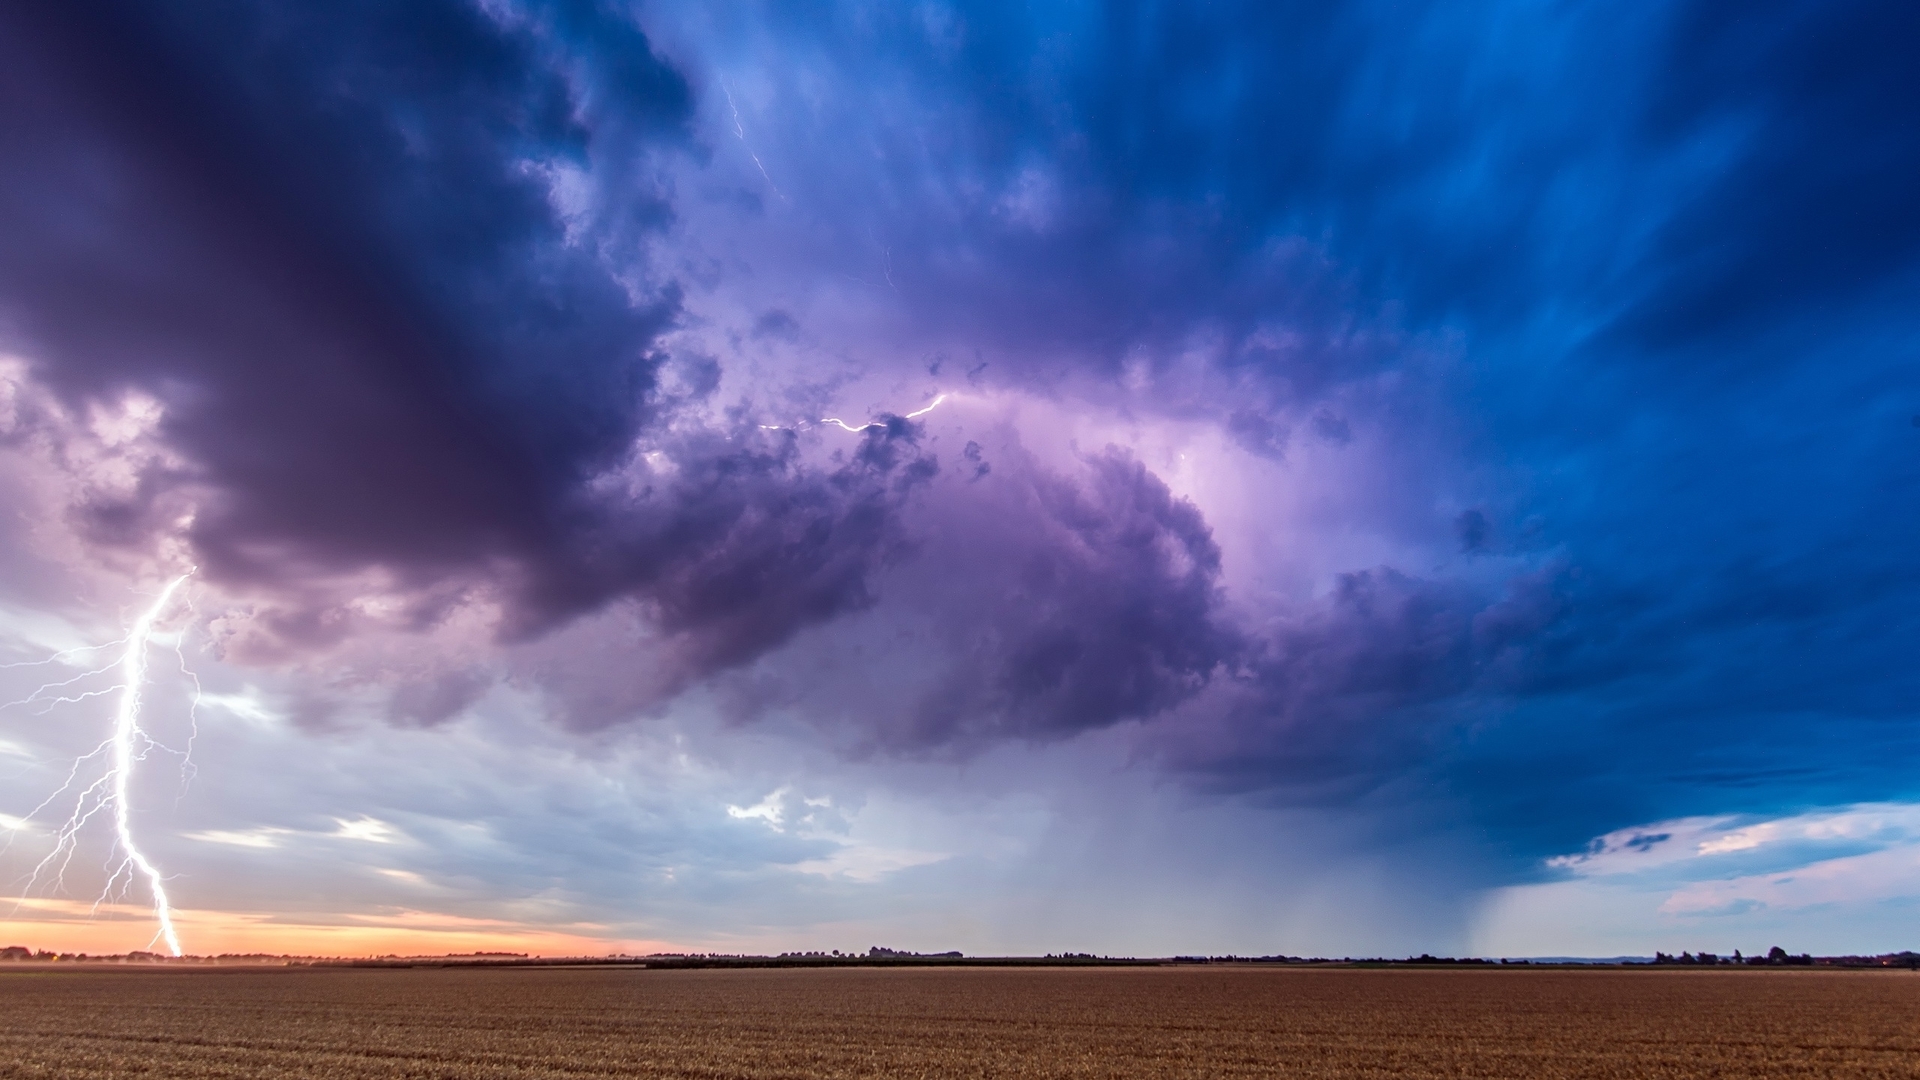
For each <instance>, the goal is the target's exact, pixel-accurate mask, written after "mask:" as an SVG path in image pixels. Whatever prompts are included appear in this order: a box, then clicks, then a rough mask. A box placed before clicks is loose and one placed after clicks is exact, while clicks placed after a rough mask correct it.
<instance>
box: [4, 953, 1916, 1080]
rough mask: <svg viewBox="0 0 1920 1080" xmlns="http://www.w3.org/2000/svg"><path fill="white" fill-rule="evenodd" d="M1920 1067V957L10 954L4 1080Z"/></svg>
mask: <svg viewBox="0 0 1920 1080" xmlns="http://www.w3.org/2000/svg"><path fill="white" fill-rule="evenodd" d="M42 1076H47V1077H53V1076H57V1077H87V1078H90V1077H108V1076H112V1077H196V1078H197V1077H280V1076H311V1077H412V1078H426V1077H434V1078H440V1077H446V1078H461V1080H469V1078H473V1080H480V1078H492V1077H595V1076H643V1077H856V1076H859V1077H867V1076H872V1077H880V1076H886V1077H1056V1076H1057V1077H1175V1076H1178V1077H1232V1076H1262V1077H1265V1076H1300V1077H1396V1078H1409V1077H1426V1076H1446V1077H1528V1078H1550V1077H1618V1078H1622V1080H1625V1078H1629V1077H1633V1078H1640V1077H1920V976H1916V975H1914V974H1911V973H1907V972H1839V971H1773V970H1722V971H1672V970H1662V971H1631V970H1593V971H1567V970H1532V971H1511V970H1509V971H1498V970H1496V971H1472V970H1350V969H1297V968H1294V969H1288V968H1278V969H1275V968H1258V969H1256V968H1248V967H1180V968H1118V969H1114V968H1106V969H1102V968H1090V969H938V968H936V969H914V970H887V969H873V968H853V969H840V970H818V969H812V970H808V969H800V970H793V969H787V970H759V971H646V970H637V969H551V968H549V969H521V970H464V971H463V970H451V969H425V968H423V969H403V970H353V969H331V970H327V969H299V968H295V969H266V970H239V971H199V972H194V971H167V970H164V969H161V970H147V971H143V970H59V969H46V968H43V969H38V970H28V969H25V968H22V969H18V970H14V971H5V972H0V1077H6V1078H12V1077H42Z"/></svg>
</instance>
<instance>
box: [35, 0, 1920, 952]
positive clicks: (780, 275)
mask: <svg viewBox="0 0 1920 1080" xmlns="http://www.w3.org/2000/svg"><path fill="white" fill-rule="evenodd" d="M1916 33H1920V9H1915V8H1913V7H1912V6H1911V5H1905V4H1896V3H1871V2H1849V0H1821V2H1812V0H1803V2H1776V0H1758V2H1755V0H1743V2H1740V3H1732V2H1708V0H1691V2H1679V0H1676V2H1673V3H1668V4H1661V5H1652V4H1649V5H1626V6H1622V5H1618V4H1602V3H1579V2H1544V0H1533V2H1519V0H1508V2H1489V3H1484V4H1475V5H1458V4H1439V3H1413V2H1395V3H1389V2H1384V0H1382V2H1349V3H1343V4H1325V3H1284V2H1282V3H1274V2H1261V3H1246V4H1235V3H1191V4H1157V3H1146V2H1135V3H1127V2H1119V0H1116V2H1112V3H1107V4H1093V3H1065V2H1062V3H975V4H943V3H935V2H925V3H908V2H900V3H885V4H883V3H863V2H853V0H848V2H832V0H823V2H820V3H807V4H787V3H751V2H731V0H711V2H702V3H658V2H642V3H633V4H628V3H620V2H616V0H599V2H594V0H566V2H553V3H546V2H534V0H419V2H417V3H410V4H407V5H392V4H386V3H380V2H376V0H342V2H340V3H333V4H326V5H310V4H294V3H288V2H284V0H200V2H194V3H187V4H160V3H139V2H132V0H128V2H116V0H72V2H70V3H64V4H60V5H26V4H18V5H9V6H7V8H6V9H5V10H4V11H0V99H4V100H5V101H6V102H7V103H8V105H7V107H6V108H5V109H0V236H4V237H6V240H5V242H4V243H0V505H4V507H5V508H6V510H7V511H8V512H7V513H6V514H5V515H4V516H0V663H5V664H6V665H8V666H6V667H0V697H4V698H5V700H6V701H7V702H9V703H10V704H6V706H5V707H4V708H0V844H4V845H5V850H4V852H0V897H4V898H5V899H0V937H5V938H7V939H8V940H7V941H6V942H0V944H10V943H14V942H16V941H17V942H18V943H19V944H23V945H28V946H30V947H36V948H48V949H59V950H80V951H92V952H123V951H126V950H128V949H138V948H150V947H159V946H157V945H156V944H155V942H156V941H159V940H160V939H157V938H156V937H155V936H154V935H155V934H156V932H157V924H156V911H155V906H154V903H155V897H154V895H153V889H152V887H151V885H152V883H151V881H150V880H149V879H148V878H147V877H145V876H143V874H142V872H141V871H140V868H139V866H138V865H137V864H130V863H128V861H127V860H128V859H129V858H130V857H131V855H132V850H130V849H129V847H128V843H127V839H131V840H132V841H133V843H134V844H135V845H136V846H137V850H138V852H139V853H140V855H141V857H142V858H144V859H147V860H148V861H149V862H150V863H151V865H152V866H154V867H155V868H156V870H155V873H156V875H157V876H158V877H159V879H160V880H162V881H163V882H164V890H165V892H166V894H167V896H168V898H169V903H170V906H171V910H172V912H173V917H174V919H175V922H176V924H177V929H178V935H179V938H180V940H181V944H182V947H183V948H184V949H185V951H187V952H192V953H200V954H213V953H221V952H272V953H321V954H329V955H335V954H338V955H365V954H373V953H444V952H469V951H479V950H501V951H514V952H530V953H541V954H555V955H557V954H602V953H615V952H624V953H641V952H650V951H656V950H699V951H722V952H779V951H788V950H815V949H818V950H832V949H840V950H842V951H861V952H864V951H865V950H866V949H867V948H869V947H870V946H875V945H879V946H885V947H889V948H898V949H911V950H919V951H942V950H947V949H961V950H964V951H966V952H968V953H973V954H996V953H1045V952H1062V951H1074V952H1094V953H1103V954H1115V955H1168V954H1174V953H1212V954H1224V953H1236V954H1241V955H1265V954H1274V953H1287V954H1295V955H1325V956H1342V955H1406V954H1409V953H1417V952H1433V953H1436V954H1473V955H1486V956H1527V955H1590V956H1612V955H1645V954H1650V953H1652V952H1654V951H1655V950H1662V951H1670V952H1679V951H1681V950H1683V949H1684V950H1692V951H1700V950H1705V951H1713V952H1719V953H1731V952H1732V951H1733V950H1734V949H1736V948H1738V949H1742V950H1744V951H1746V952H1748V953H1752V952H1764V951H1765V950H1766V949H1767V948H1768V947H1770V946H1772V945H1775V944H1779V945H1782V946H1784V947H1787V948H1788V949H1789V950H1790V951H1793V952H1802V951H1811V952H1816V953H1842V952H1880V951H1888V950H1893V949H1900V948H1912V947H1916V944H1915V943H1916V942H1920V780H1916V777H1920V771H1916V769H1915V765H1916V764H1917V763H1920V724H1916V719H1920V718H1917V717H1916V713H1915V710H1916V707H1917V705H1916V703H1917V702H1920V664H1916V663H1915V647H1916V644H1917V643H1920V636H1917V634H1916V632H1917V631H1920V614H1916V613H1920V569H1917V568H1916V567H1917V564H1916V563H1915V561H1914V558H1913V538H1914V536H1915V535H1916V529H1917V528H1920V503H1917V502H1916V499H1915V493H1916V492H1917V491H1920V392H1916V389H1915V388H1916V385H1917V384H1916V379H1915V371H1916V359H1917V358H1920V318H1917V317H1916V315H1915V310H1916V309H1915V305H1914V297H1915V295H1916V292H1915V290H1916V286H1920V186H1916V185H1915V184H1914V183H1913V177H1914V176H1915V175H1916V173H1920V116H1916V114H1915V112H1914V110H1913V108H1912V106H1911V102H1913V101H1915V100H1920V67H1916V66H1915V65H1913V64H1912V63H1911V57H1910V53H1911V48H1910V43H1911V42H1912V41H1913V40H1914V39H1915V35H1916ZM175 581H180V582H181V584H179V585H178V586H177V588H176V591H175V592H174V593H173V594H170V595H168V596H167V597H166V602H165V603H163V604H160V605H159V607H158V609H157V610H155V614H154V620H153V624H152V632H151V634H150V635H149V636H147V637H145V638H137V639H136V638H130V637H129V634H130V633H132V632H133V631H134V630H135V629H137V625H138V621H139V620H140V618H141V616H142V615H143V613H146V612H147V611H149V609H152V608H154V605H155V602H156V600H157V599H159V598H160V597H161V596H162V592H163V590H164V589H166V588H167V586H168V585H169V583H171V582H175ZM136 640H137V643H143V644H144V648H141V649H138V650H135V651H137V652H138V654H139V656H140V657H142V658H144V659H145V660H146V661H147V663H148V668H147V671H146V672H145V673H144V675H143V676H142V678H141V679H140V680H139V683H138V689H139V690H140V698H139V707H138V714H137V717H136V718H134V719H135V722H137V728H138V730H137V731H136V732H134V733H133V734H131V735H130V736H129V741H127V742H126V743H125V744H124V745H125V749H126V751H127V754H128V760H127V764H126V766H125V768H124V769H121V768H120V767H119V766H117V765H116V764H115V761H116V759H115V757H114V754H113V750H114V749H115V744H114V732H115V730H116V728H115V725H116V723H118V722H119V718H120V717H122V716H123V715H124V710H125V709H126V708H127V703H128V702H129V701H130V700H131V699H129V698H128V697H127V696H126V693H127V691H126V687H127V685H128V680H127V678H126V675H125V672H126V668H125V666H124V664H123V661H124V659H125V657H126V655H127V654H128V652H129V649H130V646H129V642H130V641H136ZM117 710H118V711H117ZM119 781H125V786H124V790H125V797H124V799H122V798H119V797H118V796H117V795H116V791H117V790H119V789H118V788H116V787H115V784H116V783H117V782H119ZM122 811H124V814H125V820H126V822H127V836H126V838H125V839H123V838H122V837H120V835H119V834H118V833H117V832H116V830H115V826H114V821H115V815H116V814H119V813H120V812H122ZM69 823H72V824H74V825H75V826H77V827H76V828H74V829H71V830H68V829H66V825H67V824H69Z"/></svg>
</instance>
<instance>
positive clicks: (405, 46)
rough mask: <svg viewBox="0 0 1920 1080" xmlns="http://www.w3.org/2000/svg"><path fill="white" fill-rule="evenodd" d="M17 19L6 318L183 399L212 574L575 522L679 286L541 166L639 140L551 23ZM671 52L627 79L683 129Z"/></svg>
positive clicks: (346, 562) (663, 135) (105, 372)
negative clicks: (610, 116)
mask: <svg viewBox="0 0 1920 1080" xmlns="http://www.w3.org/2000/svg"><path fill="white" fill-rule="evenodd" d="M605 28H606V29H608V30H611V31H614V32H618V23H617V21H610V20H609V21H606V22H605ZM627 35H628V37H629V39H630V41H631V42H633V43H637V44H638V45H641V46H644V39H643V38H640V37H639V36H638V32H637V31H632V30H628V31H627ZM0 42H4V45H5V47H6V48H7V52H8V55H7V59H6V63H5V64H4V65H0V66H3V67H4V70H5V75H4V78H5V79H6V80H7V83H8V87H7V98H8V100H9V101H10V102H13V103H15V104H14V106H13V107H10V108H9V109H8V110H6V118H5V119H4V120H0V125H4V127H0V138H4V139H5V142H6V145H7V150H6V153H5V155H4V158H3V160H4V162H5V165H4V166H3V167H4V169H5V173H4V180H3V181H0V183H4V199H3V200H0V213H3V214H4V215H5V224H4V229H5V231H6V233H7V234H8V236H9V238H10V240H9V243H8V244H7V245H6V247H5V255H4V256H0V259H3V260H4V261H0V290H4V304H5V314H6V317H7V319H8V322H9V323H10V324H11V326H12V329H13V331H14V333H15V335H16V339H17V341H19V343H20V344H21V345H22V346H23V351H24V352H26V353H27V355H29V356H31V357H34V358H35V359H36V360H38V361H39V367H38V369H37V373H38V374H39V375H40V376H41V377H42V378H44V379H45V380H47V381H49V382H50V383H52V384H53V385H54V386H55V387H56V388H58V389H59V390H60V391H61V392H63V393H65V394H67V395H71V396H73V397H76V398H78V397H106V396H109V395H111V394H113V393H115V392H116V391H119V390H121V389H122V388H126V387H140V388H143V389H146V390H147V391H148V392H150V393H154V394H156V395H157V396H159V397H161V398H162V399H163V400H164V401H165V402H166V403H167V405H168V407H169V417H168V422H167V430H166V432H165V435H166V437H167V438H168V439H169V440H170V441H171V442H173V443H174V444H175V445H177V446H178V447H179V448H180V449H181V450H183V451H184V452H185V453H186V454H187V455H188V456H189V457H190V458H191V459H192V461H193V463H194V466H195V467H196V468H197V469H198V470H200V471H201V472H202V475H203V476H204V479H205V480H206V481H207V482H209V483H210V484H211V485H212V486H213V487H214V488H215V489H216V490H217V491H218V492H219V496H220V497H219V499H218V500H217V501H216V502H215V503H214V505H212V506H210V507H207V508H206V511H205V512H204V517H203V519H202V520H201V521H199V522H197V523H196V526H195V536H194V539H195V541H196V543H197V546H198V547H199V548H200V549H201V551H202V552H203V555H204V557H205V558H206V559H207V560H208V561H209V562H210V563H211V566H212V569H213V570H214V571H215V572H217V573H221V574H225V575H235V576H271V575H273V574H274V573H276V572H277V571H278V570H279V569H281V567H282V565H283V560H294V561H299V560H311V561H313V562H316V563H320V564H323V565H332V566H341V567H352V566H356V565H360V564H364V563H368V562H380V563H384V564H388V565H391V566H394V567H395V568H397V569H401V570H402V571H403V572H404V570H406V569H407V568H409V567H410V566H424V567H429V568H432V567H436V566H442V565H446V564H452V563H457V562H460V561H463V560H471V559H479V558H485V557H489V556H506V557H514V556H517V555H525V554H527V553H532V552H539V551H542V550H544V549H547V548H550V547H551V546H552V545H553V544H554V542H555V534H556V532H557V531H558V530H560V529H561V528H562V522H561V520H560V516H561V514H562V513H563V511H564V508H565V501H566V499H567V497H568V495H569V493H570V491H571V490H573V489H574V488H576V487H577V485H579V484H580V483H581V482H582V481H583V480H585V479H586V478H587V477H588V476H589V475H591V474H592V473H593V472H594V471H595V470H597V469H599V468H604V467H606V466H608V465H611V464H613V463H614V462H615V461H617V460H618V458H619V456H620V455H621V454H622V453H624V451H625V450H626V449H627V447H628V445H629V443H630V440H631V438H632V435H633V433H634V430H635V429H636V427H637V426H638V425H640V424H641V423H642V422H643V421H644V420H645V418H646V415H647V410H648V408H649V398H650V397H651V395H652V392H653V391H654V389H655V382H656V376H655V372H656V368H657V367H658V365H659V362H660V361H659V358H658V357H657V356H656V355H654V353H653V351H652V350H653V348H654V344H653V342H654V337H655V335H656V334H657V333H658V332H659V330H660V329H661V328H662V327H663V326H665V325H666V323H667V321H668V320H669V319H670V318H671V317H672V315H673V312H674V307H675V301H674V297H673V293H672V291H671V289H670V288H669V289H658V290H655V295H652V296H650V297H647V298H645V299H643V300H642V301H641V302H639V303H634V302H632V301H631V300H630V299H629V297H628V296H627V295H626V293H625V292H624V291H623V290H622V288H621V287H620V284H619V283H618V282H617V281H616V280H615V279H614V278H613V276H612V275H611V274H610V273H609V272H608V270H607V268H606V267H605V266H604V265H602V264H601V262H600V261H599V260H598V259H596V257H595V253H594V252H592V251H590V250H582V249H578V248H575V247H571V246H569V245H568V244H566V243H565V241H564V236H563V223H562V222H561V221H560V220H558V215H557V214H556V212H555V210H554V209H553V207H552V206H551V205H550V200H549V195H548V191H547V185H546V183H545V182H544V181H543V178H542V177H541V175H540V169H541V168H542V167H549V166H559V165H565V164H568V163H576V162H578V163H584V161H585V159H587V158H588V157H589V156H590V155H592V154H594V153H596V152H600V151H601V150H603V149H604V150H606V151H607V152H610V153H614V154H621V153H634V152H639V151H641V150H643V149H644V147H643V146H625V147H622V146H615V147H608V148H602V147H599V146H596V145H595V144H594V142H593V140H592V139H591V138H590V137H589V132H588V130H586V129H585V128H584V127H583V126H582V125H581V123H580V122H579V121H578V115H579V113H580V112H581V105H580V103H579V102H578V101H577V100H576V98H577V96H578V95H579V94H580V93H581V90H580V88H579V87H577V86H575V85H573V84H572V83H570V81H569V80H568V79H567V78H566V77H565V73H564V72H562V71H556V70H555V69H556V67H557V66H558V65H557V64H556V63H555V59H556V58H555V56H554V55H552V54H553V52H554V50H555V49H557V48H558V43H557V42H554V41H552V40H551V38H550V37H549V36H548V35H543V34H540V33H536V32H534V31H532V30H530V29H521V30H510V29H506V28H502V27H500V26H497V25H494V24H493V23H492V22H490V21H489V20H488V19H487V18H486V17H485V16H484V15H482V14H481V13H479V12H478V11H477V10H474V9H471V8H469V7H466V6H465V5H458V4H450V3H441V4H420V5H407V6H404V7H398V8H396V7H393V6H391V5H381V4H372V5H327V6H325V7H322V8H304V7H298V6H292V5H289V6H284V7H282V6H276V5H255V4H207V5H197V6H193V7H190V8H187V9H179V10H166V9H160V8H155V9H141V8H139V7H138V6H136V5H127V6H121V5H113V4H84V3H83V4H75V5H58V6H55V7H38V8H29V7H14V8H12V9H10V13H9V16H8V24H7V26H6V30H5V34H4V37H0ZM643 55H644V54H643ZM646 63H648V64H651V65H652V68H651V71H650V72H640V73H638V76H637V77H636V73H635V72H633V71H632V70H628V71H624V72H611V73H607V75H608V80H609V82H610V83H612V85H610V86H608V88H607V90H608V92H610V93H617V94H624V95H625V96H626V97H627V98H628V101H627V104H626V110H627V111H628V112H630V113H635V114H639V115H641V116H644V117H647V118H648V121H649V124H648V126H649V127H650V128H651V130H650V131H648V132H646V133H645V134H646V135H647V136H648V137H651V138H654V139H660V140H670V139H672V138H674V137H675V132H676V131H677V129H678V128H679V126H680V125H681V123H682V121H683V119H684V114H685V111H686V103H687V92H686V89H685V87H684V85H683V84H682V83H681V81H680V80H679V79H678V77H677V76H675V75H674V74H673V73H672V72H671V71H669V70H667V69H666V68H664V67H663V66H661V65H660V64H659V63H658V62H657V61H652V60H647V61H646ZM628 67H629V69H631V67H632V62H631V61H629V63H628ZM622 78H623V79H624V83H625V85H622ZM652 206H653V212H654V213H655V214H664V213H665V209H664V207H663V206H662V205H661V204H660V203H659V201H658V200H657V199H655V200H654V201H653V203H652Z"/></svg>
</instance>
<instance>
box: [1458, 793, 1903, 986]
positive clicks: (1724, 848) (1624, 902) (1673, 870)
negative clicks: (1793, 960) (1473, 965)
mask: <svg viewBox="0 0 1920 1080" xmlns="http://www.w3.org/2000/svg"><path fill="white" fill-rule="evenodd" d="M1546 865H1547V866H1548V867H1549V868H1551V869H1553V870H1557V871H1560V872H1561V873H1562V874H1564V875H1565V876H1564V878H1563V879H1562V880H1560V881H1554V882H1547V883H1542V884H1537V885H1524V886H1518V887H1514V888H1508V889H1499V890H1495V891H1494V892H1493V893H1492V894H1490V895H1489V896H1488V897H1487V899H1486V903H1485V905H1484V907H1483V908H1482V910H1481V913H1480V917H1479V919H1478V921H1477V925H1476V928H1475V930H1474V933H1473V941H1474V947H1475V949H1476V950H1477V951H1479V952H1480V953H1481V954H1483V955H1505V956H1526V955H1555V954H1565V955H1596V956H1607V955H1618V954H1638V955H1644V954H1647V953H1651V952H1653V951H1655V950H1656V949H1660V950H1666V951H1674V952H1677V951H1680V950H1681V949H1700V948H1708V949H1718V950H1719V951H1722V952H1729V951H1731V950H1732V948H1735V947H1742V946H1744V947H1746V948H1749V949H1751V948H1754V947H1764V946H1765V945H1766V944H1770V943H1775V942H1785V943H1788V944H1791V945H1792V946H1793V947H1792V949H1791V951H1814V952H1833V953H1845V952H1867V953H1872V952H1883V951H1888V950H1892V949H1900V948H1911V947H1912V940H1911V938H1910V937H1909V936H1908V935H1910V934H1911V930H1910V925H1911V922H1912V920H1911V912H1912V910H1913V908H1914V906H1916V905H1920V804H1915V803H1859V804H1854V805H1850V806H1839V807H1827V808H1822V809H1817V810H1809V811H1806V812H1803V813H1799V814H1792V815H1788V816H1785V817H1778V818H1771V819H1755V818H1753V817H1751V816H1737V815H1722V816H1717V817H1705V816H1703V817H1690V818H1675V819H1672V820H1669V821H1661V822H1655V823H1653V824H1649V825H1641V826H1636V827H1634V828H1630V829H1619V830H1616V831H1614V832H1610V833H1607V834H1606V835H1605V836H1600V837H1596V838H1595V839H1594V840H1593V841H1592V842H1591V843H1590V844H1588V845H1587V848H1586V850H1585V851H1581V852H1578V853H1575V854H1570V855H1562V856H1557V857H1555V858H1552V859H1548V860H1547V863H1546ZM1763 935H1764V936H1763Z"/></svg>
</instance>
